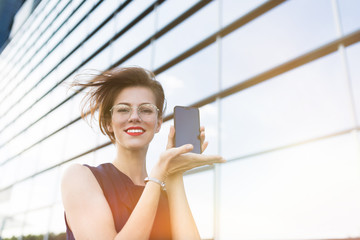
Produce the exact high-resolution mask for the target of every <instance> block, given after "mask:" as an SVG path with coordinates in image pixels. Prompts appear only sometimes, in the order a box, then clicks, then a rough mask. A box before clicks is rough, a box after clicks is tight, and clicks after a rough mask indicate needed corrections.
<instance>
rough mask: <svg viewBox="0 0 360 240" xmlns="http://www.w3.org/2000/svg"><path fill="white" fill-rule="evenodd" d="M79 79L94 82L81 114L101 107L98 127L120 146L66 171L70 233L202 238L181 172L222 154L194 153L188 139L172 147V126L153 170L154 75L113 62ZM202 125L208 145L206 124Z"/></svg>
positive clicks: (157, 96)
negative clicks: (106, 159)
mask: <svg viewBox="0 0 360 240" xmlns="http://www.w3.org/2000/svg"><path fill="white" fill-rule="evenodd" d="M76 85H77V86H83V87H88V88H90V91H89V92H88V93H87V95H86V96H87V98H86V99H85V100H86V101H85V105H84V108H83V110H82V117H86V115H87V114H90V115H91V117H94V116H95V113H96V111H97V110H98V114H99V125H100V129H101V131H102V132H103V133H104V134H106V135H108V137H109V138H110V140H111V141H112V142H113V144H114V145H115V146H116V157H115V159H113V161H112V162H111V163H105V164H101V165H100V166H98V167H90V166H88V165H79V164H74V165H72V166H70V167H69V168H68V169H67V170H66V171H65V173H64V176H63V179H62V184H61V189H62V198H63V204H64V208H65V217H66V224H67V238H68V239H101V240H103V239H172V238H173V239H199V238H200V237H199V233H198V230H197V227H196V225H195V221H194V219H193V217H192V214H191V211H190V208H189V205H188V202H187V199H186V195H185V190H184V183H183V173H184V172H185V171H187V170H190V169H192V168H195V167H199V166H204V165H211V164H214V163H221V162H224V161H225V160H224V159H223V158H222V157H220V156H206V155H202V154H193V153H189V152H190V151H191V150H192V145H189V144H188V145H184V146H181V147H178V148H175V146H174V135H175V130H174V127H173V126H171V128H170V133H169V137H168V143H167V147H166V150H165V151H164V152H163V153H161V154H160V157H159V159H158V161H157V163H156V164H155V166H154V167H153V169H152V170H151V172H150V174H148V173H147V171H146V153H147V150H148V147H149V144H150V142H151V141H152V139H153V137H154V134H155V133H157V132H159V130H160V127H161V124H162V114H163V109H164V100H165V97H164V92H163V88H162V87H161V85H160V83H159V82H158V81H156V80H155V77H154V74H153V73H151V72H149V71H147V70H144V69H142V68H138V67H131V68H121V69H113V70H110V71H107V72H105V73H103V74H99V75H98V76H96V77H95V78H94V79H93V80H91V81H90V82H87V83H77V84H76ZM88 110H89V111H88ZM200 131H201V133H200V138H201V145H202V151H204V150H205V148H206V147H207V142H204V139H205V132H204V128H203V127H201V129H200ZM185 153H188V154H185ZM144 179H145V181H144ZM165 183H166V190H164V189H163V187H164V185H165Z"/></svg>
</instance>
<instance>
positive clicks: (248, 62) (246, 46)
mask: <svg viewBox="0 0 360 240" xmlns="http://www.w3.org/2000/svg"><path fill="white" fill-rule="evenodd" d="M309 6H311V7H309ZM304 16H306V17H304ZM333 23H334V20H333V11H332V7H331V2H330V1H327V0H319V1H311V0H304V1H286V2H285V3H283V4H281V5H279V6H278V7H276V8H275V9H273V10H271V11H270V12H269V13H266V14H265V15H263V16H261V17H259V18H258V19H256V20H253V21H252V22H250V23H248V24H246V25H244V26H243V27H241V28H240V29H238V30H236V31H235V32H233V33H231V34H230V35H228V36H226V37H225V38H224V39H223V42H222V58H223V62H224V64H222V79H223V87H224V88H227V87H229V86H231V85H233V84H235V83H238V82H241V81H244V80H245V79H247V78H249V77H252V76H254V75H256V74H258V73H260V72H263V71H265V70H268V69H270V68H272V67H274V66H277V65H279V64H281V63H283V62H285V61H287V60H289V59H292V58H295V57H297V56H299V55H301V54H303V53H305V52H307V51H310V50H312V49H314V48H317V47H319V46H321V45H323V44H325V43H327V42H329V41H331V40H333V39H334V38H335V37H336V31H335V27H334V24H333Z"/></svg>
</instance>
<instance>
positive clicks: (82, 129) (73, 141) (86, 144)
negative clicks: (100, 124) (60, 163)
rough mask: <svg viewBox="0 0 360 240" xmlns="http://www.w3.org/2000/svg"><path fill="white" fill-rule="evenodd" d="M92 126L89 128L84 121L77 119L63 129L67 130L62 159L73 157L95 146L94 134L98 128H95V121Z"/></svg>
mask: <svg viewBox="0 0 360 240" xmlns="http://www.w3.org/2000/svg"><path fill="white" fill-rule="evenodd" d="M93 126H94V128H91V127H90V126H89V125H88V124H87V123H86V122H85V121H78V122H76V123H75V124H73V125H71V126H69V127H68V128H66V130H64V131H69V132H68V138H67V141H66V146H65V150H64V151H65V154H64V156H63V157H64V159H70V158H72V157H75V156H77V155H78V154H81V153H84V152H86V151H88V150H90V149H92V148H94V147H95V146H96V136H97V134H99V132H100V130H99V129H98V128H97V126H96V123H94V124H93Z"/></svg>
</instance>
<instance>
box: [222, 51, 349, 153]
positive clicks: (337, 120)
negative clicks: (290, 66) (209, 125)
mask: <svg viewBox="0 0 360 240" xmlns="http://www.w3.org/2000/svg"><path fill="white" fill-rule="evenodd" d="M339 66H342V65H341V59H340V57H339V55H338V54H337V53H335V54H332V55H329V56H327V57H325V58H322V59H320V60H318V61H315V62H312V63H310V64H307V65H305V66H303V67H300V68H297V69H295V70H293V71H290V72H287V73H285V74H282V75H279V76H278V77H276V78H274V79H271V80H268V81H266V82H263V83H261V84H258V85H256V86H254V87H251V88H248V89H246V90H244V91H241V92H239V93H238V94H236V95H234V96H231V97H228V98H225V99H224V100H223V101H222V106H223V108H222V119H223V122H222V126H221V128H222V144H221V145H222V151H221V152H222V153H223V155H224V156H225V157H226V158H228V159H229V158H233V157H238V156H242V155H245V154H250V153H255V152H258V151H264V150H267V149H271V148H275V147H279V146H283V145H287V144H293V143H296V142H299V141H304V140H308V139H311V138H315V137H322V136H324V135H328V134H333V133H336V132H339V131H342V130H345V129H349V128H351V127H352V112H351V111H352V110H351V105H350V101H349V94H348V87H347V84H346V82H345V80H344V78H343V69H341V67H339Z"/></svg>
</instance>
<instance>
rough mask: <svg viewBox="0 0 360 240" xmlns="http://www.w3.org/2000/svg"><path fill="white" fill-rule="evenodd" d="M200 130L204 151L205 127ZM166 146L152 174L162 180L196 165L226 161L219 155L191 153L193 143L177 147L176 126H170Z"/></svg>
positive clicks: (202, 149)
mask: <svg viewBox="0 0 360 240" xmlns="http://www.w3.org/2000/svg"><path fill="white" fill-rule="evenodd" d="M200 131H201V133H200V142H201V151H202V152H203V151H204V150H205V149H206V147H207V142H205V141H204V140H205V129H204V128H203V127H201V129H200ZM166 148H167V149H166V151H165V152H163V153H162V154H161V155H160V159H159V161H158V163H157V165H156V166H155V167H154V169H153V170H152V172H151V174H150V175H151V176H152V177H156V178H158V179H161V180H162V181H165V180H166V178H167V177H168V176H171V175H174V174H183V173H184V172H186V171H188V170H190V169H193V168H196V167H201V166H205V165H212V164H214V163H223V162H225V159H223V158H222V157H221V156H218V155H204V154H196V153H191V150H192V149H193V146H192V145H191V144H186V145H183V146H180V147H175V128H174V126H171V127H170V133H169V136H168V144H167V147H166Z"/></svg>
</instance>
